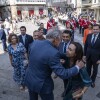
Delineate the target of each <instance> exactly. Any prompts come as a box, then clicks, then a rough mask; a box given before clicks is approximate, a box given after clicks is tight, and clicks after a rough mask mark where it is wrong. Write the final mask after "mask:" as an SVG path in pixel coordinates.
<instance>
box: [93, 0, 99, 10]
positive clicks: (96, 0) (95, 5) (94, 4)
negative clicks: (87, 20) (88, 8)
mask: <svg viewBox="0 0 100 100" xmlns="http://www.w3.org/2000/svg"><path fill="white" fill-rule="evenodd" d="M92 8H100V0H93V1H92Z"/></svg>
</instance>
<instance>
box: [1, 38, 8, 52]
mask: <svg viewBox="0 0 100 100" xmlns="http://www.w3.org/2000/svg"><path fill="white" fill-rule="evenodd" d="M2 46H3V50H4V51H6V49H7V44H6V40H5V39H2Z"/></svg>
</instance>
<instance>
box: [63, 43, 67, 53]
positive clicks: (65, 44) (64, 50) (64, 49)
mask: <svg viewBox="0 0 100 100" xmlns="http://www.w3.org/2000/svg"><path fill="white" fill-rule="evenodd" d="M66 46H67V43H64V48H63V52H64V53H66Z"/></svg>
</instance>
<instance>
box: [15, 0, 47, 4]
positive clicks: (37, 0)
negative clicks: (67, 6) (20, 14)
mask: <svg viewBox="0 0 100 100" xmlns="http://www.w3.org/2000/svg"><path fill="white" fill-rule="evenodd" d="M16 4H34V5H35V4H46V0H16Z"/></svg>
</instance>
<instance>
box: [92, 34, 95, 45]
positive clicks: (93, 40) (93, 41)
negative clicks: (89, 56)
mask: <svg viewBox="0 0 100 100" xmlns="http://www.w3.org/2000/svg"><path fill="white" fill-rule="evenodd" d="M95 37H96V35H94V37H93V39H92V46H93V45H94V43H95Z"/></svg>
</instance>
